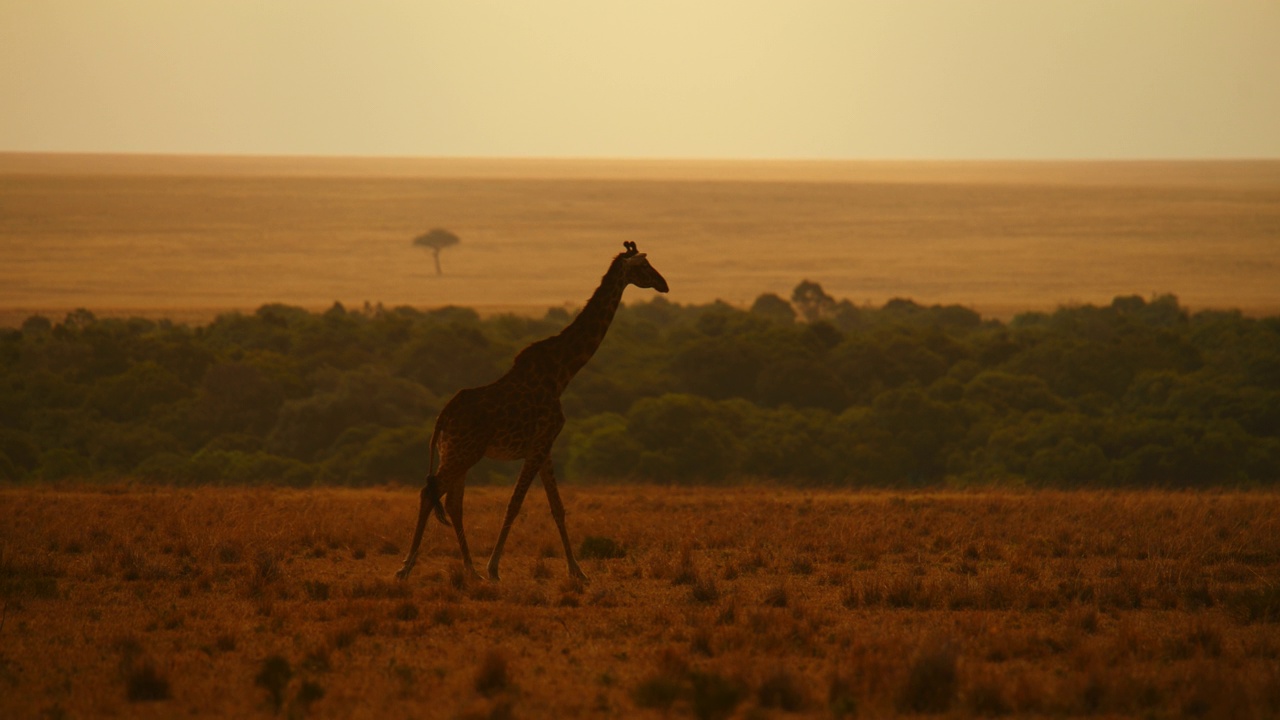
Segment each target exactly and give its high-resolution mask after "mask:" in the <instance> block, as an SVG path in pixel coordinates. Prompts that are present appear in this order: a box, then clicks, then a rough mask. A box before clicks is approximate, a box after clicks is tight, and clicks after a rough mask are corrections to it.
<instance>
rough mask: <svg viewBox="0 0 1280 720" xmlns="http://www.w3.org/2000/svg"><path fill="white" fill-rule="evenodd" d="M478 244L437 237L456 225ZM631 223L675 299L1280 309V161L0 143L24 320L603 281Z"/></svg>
mask: <svg viewBox="0 0 1280 720" xmlns="http://www.w3.org/2000/svg"><path fill="white" fill-rule="evenodd" d="M434 226H440V227H445V228H448V229H450V230H452V231H454V232H456V233H457V234H458V235H459V236H461V237H462V244H461V245H459V246H457V247H455V248H450V249H448V250H446V251H445V252H444V253H443V255H442V258H443V264H444V269H445V274H444V275H443V276H441V277H437V276H436V275H435V274H434V269H433V266H432V262H431V259H430V255H429V254H428V253H427V252H425V251H423V250H422V249H421V248H414V247H412V245H411V243H410V240H411V239H412V238H413V237H414V236H415V235H417V234H419V233H421V232H424V231H425V230H427V229H428V228H430V227H434ZM623 240H635V241H637V242H638V243H639V245H640V248H641V249H642V250H644V251H646V252H648V253H649V254H650V256H651V258H652V259H653V262H654V264H655V266H657V267H658V268H659V269H660V270H661V271H662V272H663V273H664V275H665V276H666V277H667V279H668V280H669V281H670V283H671V287H672V293H671V296H670V298H671V300H672V301H673V302H679V303H705V302H710V301H712V300H715V299H723V300H725V301H727V302H730V303H734V304H738V305H747V304H750V303H751V301H752V300H754V299H755V298H756V297H757V296H758V295H760V294H761V293H766V292H774V293H778V294H780V295H783V296H784V297H785V296H788V295H789V294H790V292H791V289H792V288H793V287H795V285H796V284H797V283H798V282H800V281H801V280H803V279H810V280H814V281H816V282H818V283H820V284H821V285H822V286H823V287H824V288H825V289H826V290H827V292H828V293H830V294H832V295H834V296H835V297H837V298H848V299H849V300H851V301H853V302H854V303H858V304H862V303H872V304H877V305H878V304H881V303H883V302H885V301H887V300H889V299H891V298H893V297H909V298H912V299H914V300H916V301H917V302H920V303H924V304H931V303H960V304H964V305H967V306H971V307H974V308H975V309H977V310H979V311H980V312H983V313H986V314H988V315H994V316H999V317H1005V318H1007V317H1008V316H1010V315H1012V314H1014V313H1016V312H1020V311H1024V310H1028V309H1038V310H1045V309H1052V308H1054V307H1056V306H1058V305H1060V304H1071V303H1089V302H1092V303H1099V304H1105V303H1107V302H1109V301H1110V300H1111V298H1112V297H1114V296H1116V295H1121V294H1133V293H1137V294H1139V295H1143V296H1146V295H1150V294H1155V293H1172V294H1175V295H1177V296H1178V297H1179V298H1180V300H1181V301H1182V303H1183V304H1184V305H1185V306H1188V307H1191V308H1192V309H1201V308H1206V307H1216V308H1225V307H1232V308H1240V309H1243V310H1245V311H1246V312H1249V313H1276V312H1280V299H1278V296H1277V295H1276V292H1275V284H1276V283H1275V280H1276V277H1277V276H1280V162H1272V161H1259V162H1221V163H1212V162H1209V163H835V162H832V163H805V162H790V163H786V162H773V163H769V162H756V163H752V162H703V163H698V162H656V161H650V162H644V161H568V160H566V161H535V160H528V161H503V160H360V159H279V158H277V159H271V158H181V157H128V156H116V157H113V156H57V155H54V156H31V155H15V154H0V322H3V323H5V324H9V325H16V324H18V323H20V322H21V321H22V320H23V319H24V318H25V317H27V316H28V315H30V314H32V313H35V312H43V313H49V314H50V315H51V316H53V317H54V318H60V317H62V314H63V313H65V312H66V311H68V310H71V309H74V308H77V307H85V308H89V309H91V310H93V311H94V312H95V313H98V314H100V315H112V314H124V313H128V314H137V315H143V316H148V317H157V316H163V317H169V318H173V319H177V320H182V321H189V322H204V321H207V320H208V319H210V318H211V317H212V316H213V315H215V314H216V313H218V312H220V311H225V310H231V309H237V310H252V309H254V308H256V307H258V306H259V305H262V304H264V303H268V302H284V303H288V304H294V305H301V306H304V307H307V308H309V309H322V308H325V307H328V306H329V305H331V304H332V303H333V302H334V301H341V302H343V303H344V304H346V305H347V306H349V307H351V306H355V307H359V306H360V305H362V304H363V303H364V302H366V301H367V302H371V303H378V302H382V303H385V304H386V305H388V306H394V305H402V304H403V305H413V306H416V307H438V306H443V305H450V304H452V305H464V306H468V307H475V308H478V309H481V310H485V309H488V310H513V309H516V310H529V311H534V312H538V313H541V312H542V311H543V310H545V308H547V307H551V306H563V305H566V304H568V305H571V306H578V305H580V304H581V303H582V302H584V301H585V299H586V297H587V296H588V295H589V294H590V291H591V289H592V288H593V287H594V286H595V283H596V281H597V279H598V278H599V276H600V275H601V274H602V273H603V270H604V267H605V265H606V263H607V260H608V258H609V257H611V256H612V254H613V253H614V252H615V251H617V250H619V249H620V247H621V242H622V241H623Z"/></svg>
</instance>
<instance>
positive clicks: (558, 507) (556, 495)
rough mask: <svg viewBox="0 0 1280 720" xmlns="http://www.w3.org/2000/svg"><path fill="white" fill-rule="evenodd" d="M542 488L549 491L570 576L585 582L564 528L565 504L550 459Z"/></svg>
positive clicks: (543, 474)
mask: <svg viewBox="0 0 1280 720" xmlns="http://www.w3.org/2000/svg"><path fill="white" fill-rule="evenodd" d="M541 476H542V487H543V488H544V489H545V490H546V491H547V502H549V503H551V517H552V518H554V519H555V521H556V529H558V530H559V531H560V542H562V543H564V558H565V561H566V562H568V564H569V575H570V576H571V577H575V578H577V579H579V580H583V581H585V580H586V579H587V574H586V573H584V572H582V568H581V567H579V566H578V561H577V560H576V559H575V558H574V557H573V545H572V544H570V543H569V531H568V530H565V527H564V503H562V502H560V490H558V489H557V488H556V475H555V471H554V470H552V468H551V459H550V458H548V459H547V461H546V462H545V463H543V465H542V470H541Z"/></svg>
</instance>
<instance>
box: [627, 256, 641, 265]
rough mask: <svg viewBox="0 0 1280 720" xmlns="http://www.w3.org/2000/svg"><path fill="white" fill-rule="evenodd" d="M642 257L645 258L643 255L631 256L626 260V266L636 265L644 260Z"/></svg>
mask: <svg viewBox="0 0 1280 720" xmlns="http://www.w3.org/2000/svg"><path fill="white" fill-rule="evenodd" d="M644 257H645V254H644V253H636V254H635V255H632V256H631V257H629V258H627V264H628V265H638V264H639V263H640V261H641V260H644Z"/></svg>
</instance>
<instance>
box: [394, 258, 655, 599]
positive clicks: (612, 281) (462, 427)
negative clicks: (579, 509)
mask: <svg viewBox="0 0 1280 720" xmlns="http://www.w3.org/2000/svg"><path fill="white" fill-rule="evenodd" d="M623 247H625V248H626V252H623V253H621V254H619V255H618V256H617V257H615V258H614V259H613V262H612V263H610V265H609V270H608V271H607V272H605V274H604V278H602V279H601V280H600V287H598V288H596V291H595V293H594V294H592V296H591V299H590V300H588V301H587V305H586V307H584V308H582V312H580V313H578V317H576V318H574V320H573V322H571V323H569V326H568V327H566V328H565V329H564V330H562V331H561V332H560V334H559V335H555V336H554V337H549V338H547V339H545V340H539V341H538V342H535V343H533V344H532V345H530V346H529V347H527V348H525V349H524V350H522V351H520V354H519V355H516V359H515V362H514V363H513V364H512V366H511V369H510V370H508V371H507V374H506V375H503V376H502V377H500V378H498V380H497V381H496V382H494V383H492V384H490V385H485V386H483V387H478V388H469V389H466V390H460V391H459V392H458V394H457V395H454V396H453V399H452V400H450V401H449V402H448V403H447V404H446V405H445V406H444V409H443V410H441V411H440V416H439V417H438V418H436V427H435V430H434V431H433V432H432V433H431V449H430V451H429V454H430V459H429V466H430V468H431V471H430V472H429V473H428V475H427V484H426V486H425V487H423V488H422V493H421V500H420V504H419V507H418V525H417V527H416V528H415V529H414V531H413V545H412V546H411V547H410V548H409V554H408V556H407V557H405V559H404V565H403V566H402V567H401V568H400V570H399V571H398V572H396V577H397V578H399V579H401V580H403V579H405V578H407V577H409V572H410V571H411V570H413V564H414V562H416V561H417V559H418V547H419V545H420V544H421V543H422V532H423V530H424V529H425V528H426V525H427V518H428V516H429V515H430V514H431V512H432V510H434V511H435V513H436V517H438V518H439V519H440V521H441V522H442V523H444V524H446V525H448V524H450V521H452V525H453V529H454V532H456V533H457V535H458V549H459V550H460V551H461V552H462V562H463V563H465V565H466V568H467V570H468V572H470V573H471V574H476V573H475V566H474V565H473V564H472V562H471V552H470V551H469V550H467V537H466V534H465V533H464V532H463V530H462V495H463V490H464V486H465V484H466V478H467V471H468V470H470V469H471V467H472V466H474V465H475V464H476V463H477V462H479V461H480V458H482V457H491V458H495V459H498V460H521V459H522V460H524V466H523V467H522V468H521V469H520V476H519V479H517V480H516V487H515V492H513V493H512V494H511V502H510V503H508V505H507V514H506V517H505V519H503V521H502V530H501V531H500V532H499V533H498V544H497V545H495V546H494V548H493V555H492V556H491V557H490V558H489V578H490V579H491V580H497V579H498V562H499V561H500V560H501V559H502V547H503V545H505V544H506V542H507V533H508V532H510V530H511V524H512V523H513V522H515V519H516V515H517V514H518V513H519V512H520V503H521V502H523V501H524V496H525V493H526V492H527V491H528V490H529V485H530V483H532V482H533V476H534V475H535V474H537V475H539V476H540V477H541V478H542V486H543V487H544V488H545V489H546V491H547V500H548V501H549V502H550V503H551V516H552V517H553V518H555V521H556V527H557V528H558V529H559V530H560V541H561V542H563V543H564V556H565V559H566V560H567V561H568V563H569V574H570V575H572V576H574V577H577V578H581V579H585V578H586V575H584V574H583V572H582V568H580V567H578V561H577V560H575V559H574V557H573V548H572V547H571V546H570V544H569V533H568V532H566V531H565V528H564V505H563V504H562V503H561V502H560V492H559V491H558V490H557V489H556V478H555V475H554V473H553V472H552V469H551V444H552V443H554V442H555V439H556V436H557V435H559V434H560V428H562V427H564V413H562V412H561V410H560V394H561V393H563V392H564V389H565V386H566V385H568V384H569V381H570V380H572V379H573V376H574V375H576V374H577V373H578V371H579V370H581V369H582V367H583V366H584V365H586V364H587V361H588V360H590V359H591V356H592V355H593V354H594V353H595V351H596V348H598V347H600V341H601V340H603V339H604V336H605V333H606V332H608V330H609V324H610V323H611V322H613V316H614V313H615V312H616V311H617V309H618V303H619V302H620V301H621V300H622V291H623V290H625V289H626V288H627V286H628V285H635V286H636V287H642V288H653V289H655V290H657V291H658V292H663V293H665V292H666V291H667V281H666V280H664V279H663V278H662V275H660V274H659V273H658V271H657V270H654V269H653V266H651V265H650V264H649V261H648V260H647V259H645V255H644V253H642V252H639V251H637V250H636V244H635V243H633V242H626V243H623ZM437 450H438V451H439V454H440V471H439V472H438V473H437V472H436V471H435V455H436V452H437ZM441 497H443V498H444V508H442V507H441V504H440V499H441ZM445 509H447V510H448V513H449V520H446V519H445V517H444V511H445Z"/></svg>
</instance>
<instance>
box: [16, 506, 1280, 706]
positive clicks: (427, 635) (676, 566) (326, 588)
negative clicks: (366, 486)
mask: <svg viewBox="0 0 1280 720" xmlns="http://www.w3.org/2000/svg"><path fill="white" fill-rule="evenodd" d="M566 490H567V491H566V493H565V495H566V500H567V503H568V518H569V528H570V532H571V535H572V537H573V538H574V540H575V542H577V543H580V544H581V545H582V546H583V553H582V555H583V556H584V557H583V565H584V569H585V570H586V571H587V572H588V574H589V575H590V577H591V580H590V582H589V583H587V584H581V583H578V582H573V581H570V580H568V576H567V572H566V569H565V566H564V562H563V559H562V558H561V557H560V555H561V553H560V552H559V542H558V539H557V536H556V533H555V529H554V525H553V523H552V522H551V520H550V518H549V517H548V515H549V514H548V512H547V510H546V505H545V501H543V499H542V498H541V493H539V492H537V491H535V492H534V493H533V494H532V495H531V496H530V498H529V499H528V501H527V503H526V506H525V509H524V512H523V514H522V517H521V519H520V520H519V521H518V524H517V525H516V527H515V528H514V531H513V534H512V541H511V543H509V545H508V550H507V553H506V557H505V558H504V565H503V580H502V581H501V582H500V583H496V584H494V583H488V582H484V581H479V580H472V579H469V578H466V577H464V576H463V574H462V572H461V569H460V563H459V562H458V559H457V557H456V550H455V542H454V538H453V534H452V531H451V530H449V529H448V528H445V527H443V526H440V525H438V524H437V523H435V522H434V521H433V522H432V525H431V526H430V531H429V534H428V538H427V546H426V550H425V551H424V554H423V557H422V558H421V559H420V560H419V564H418V567H417V570H416V572H415V574H414V575H413V576H412V577H411V578H410V579H409V580H408V581H407V582H403V583H401V582H396V581H395V580H393V579H392V575H393V573H394V571H395V570H396V569H397V568H398V567H399V565H400V561H401V558H402V555H403V553H404V551H405V549H406V547H407V541H408V539H409V537H408V536H409V534H410V531H411V529H412V528H411V525H412V523H413V520H414V518H415V516H416V509H417V502H416V501H417V495H416V493H415V492H414V491H413V490H411V489H372V490H350V489H315V490H305V491H304V490H272V489H237V488H201V489H167V488H149V487H136V486H134V487H121V488H115V489H105V490H104V489H93V488H89V487H83V486H69V487H64V488H9V489H4V490H0V551H2V553H3V555H2V556H0V588H2V589H3V592H4V616H3V621H2V623H0V716H3V717H41V716H44V717H84V716H129V717H177V716H186V715H222V716H237V717H242V716H254V715H258V716H269V715H271V714H273V713H276V714H279V715H281V716H288V717H409V716H425V717H548V716H562V717H563V716H590V715H628V716H631V715H635V716H641V717H643V716H651V717H659V716H667V715H670V714H675V715H678V716H684V715H693V716H697V717H728V716H735V717H766V716H772V715H775V714H784V713H791V712H794V713H801V714H804V715H808V716H815V717H830V716H854V715H856V716H861V717H880V716H886V715H894V714H905V715H913V714H933V713H947V714H948V715H949V716H952V717H968V716H994V715H1004V714H1010V715H1018V716H1038V715H1052V716H1061V715H1145V716H1153V717H1173V716H1203V717H1264V716H1275V715H1276V714H1277V713H1280V624H1278V623H1280V587H1278V586H1277V583H1278V582H1280V532H1278V530H1280V528H1278V523H1280V495H1276V494H1272V493H1263V492H1216V493H1204V494H1193V493H1165V492H1071V493H1063V492H1015V491H997V492H954V493H953V492H920V493H891V492H833V491H801V490H778V489H773V488H761V487H753V488H739V489H710V488H703V489H673V488H663V487H655V486H635V487H570V488H567V489H566ZM508 492H509V490H508V489H505V488H494V487H479V488H473V489H471V490H470V491H469V492H468V497H467V512H468V515H467V518H468V521H467V529H468V531H469V539H470V541H471V543H472V546H473V548H474V549H475V551H476V552H477V556H478V559H481V560H483V558H484V557H485V556H486V555H487V551H488V549H489V547H490V545H489V543H491V542H492V540H493V538H495V537H496V534H497V532H496V531H497V523H498V522H499V520H500V517H501V514H502V510H503V508H504V506H505V503H506V499H507V494H508Z"/></svg>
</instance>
